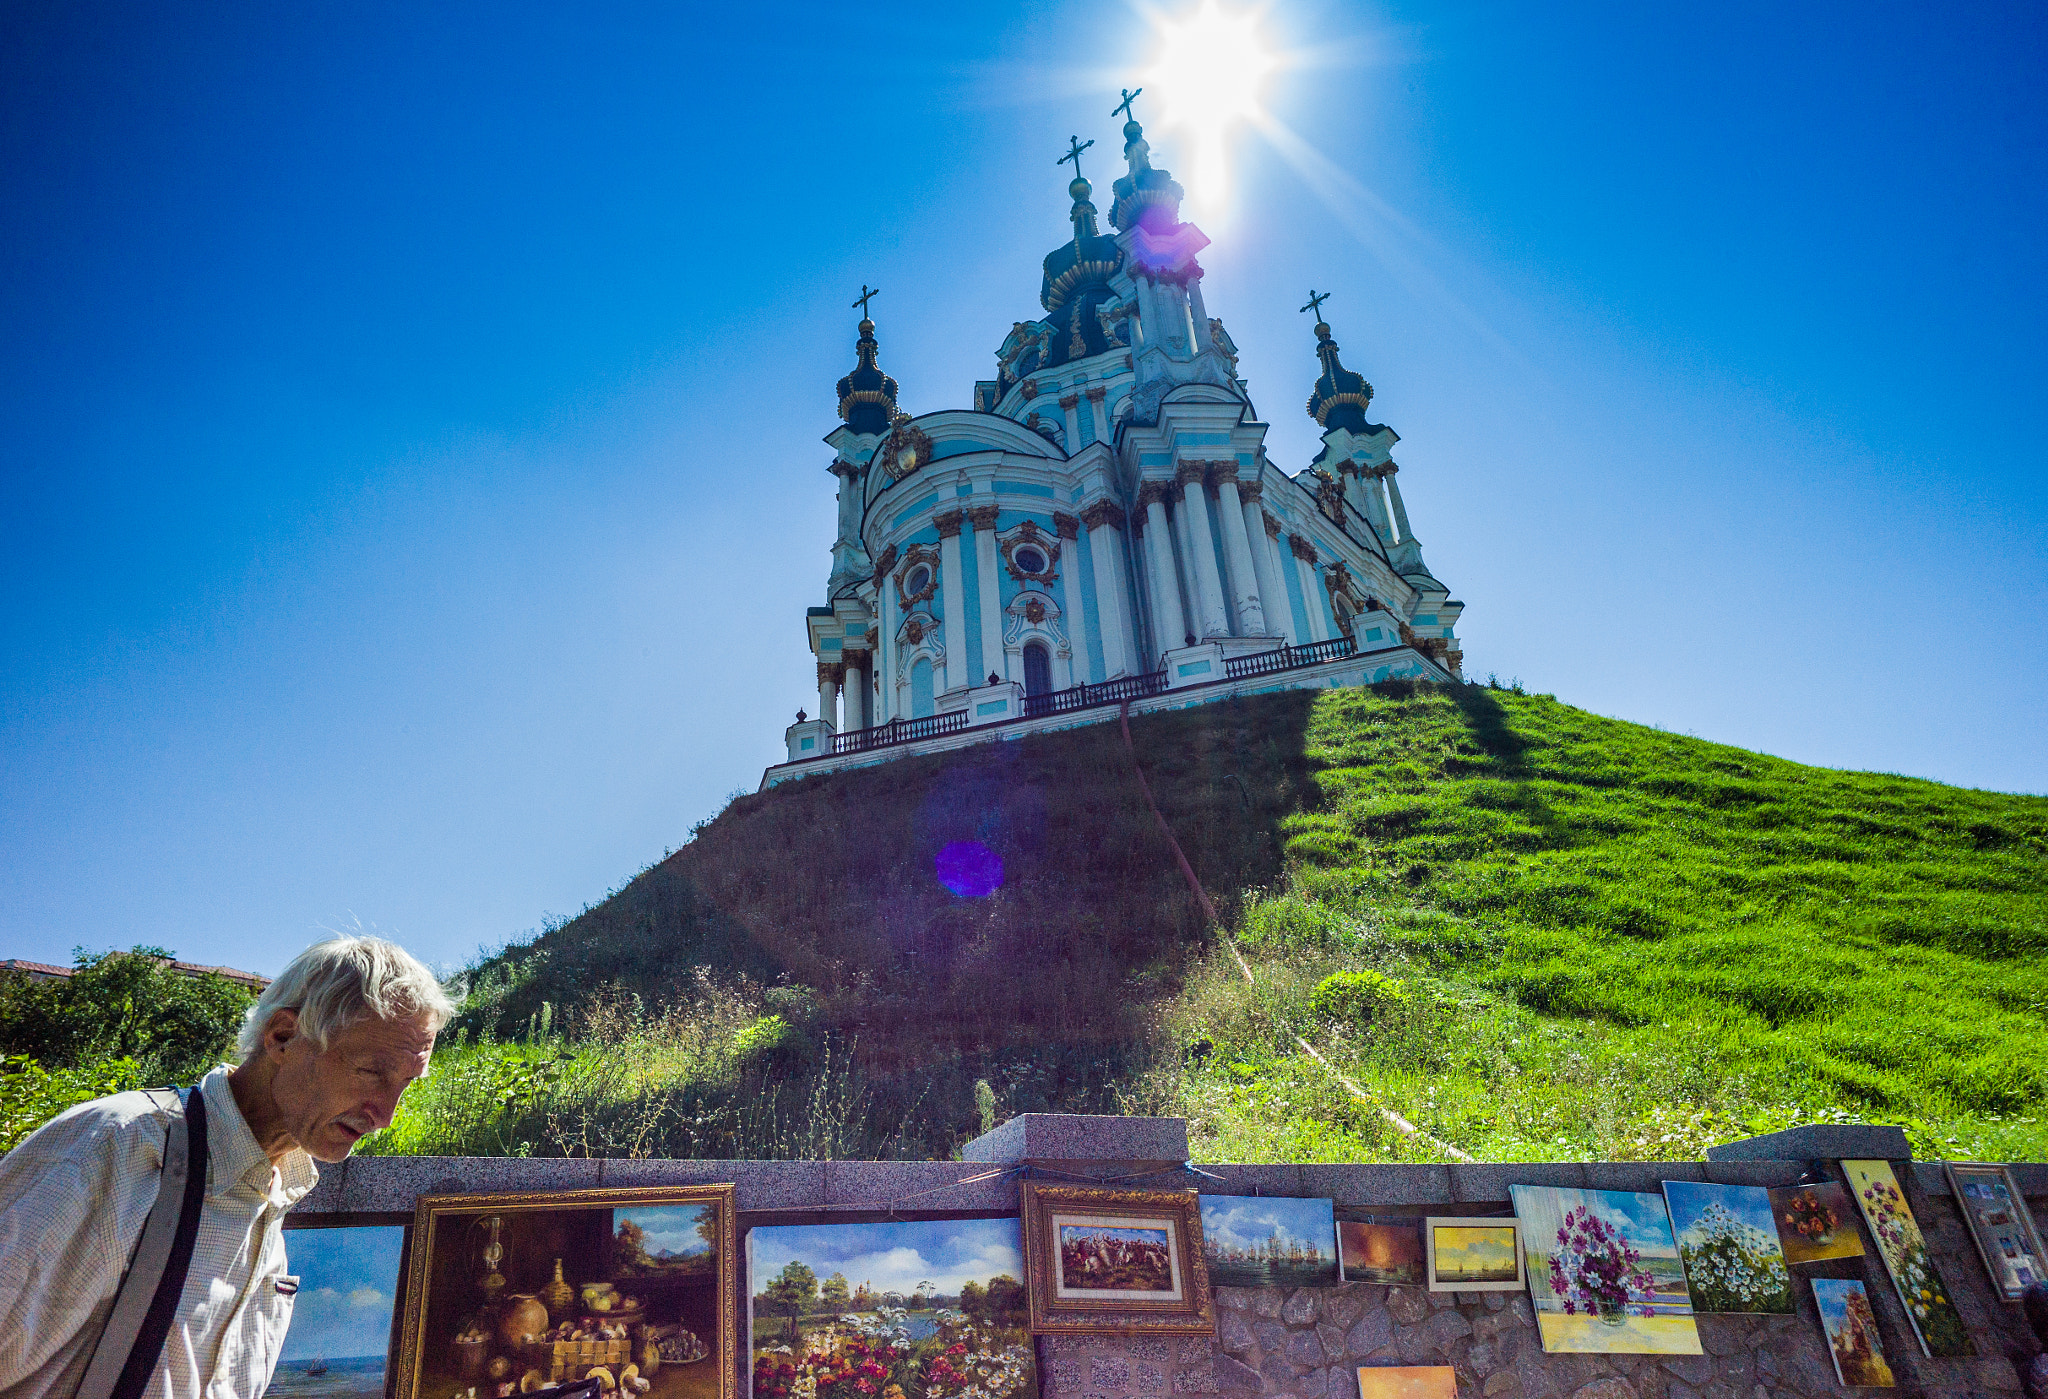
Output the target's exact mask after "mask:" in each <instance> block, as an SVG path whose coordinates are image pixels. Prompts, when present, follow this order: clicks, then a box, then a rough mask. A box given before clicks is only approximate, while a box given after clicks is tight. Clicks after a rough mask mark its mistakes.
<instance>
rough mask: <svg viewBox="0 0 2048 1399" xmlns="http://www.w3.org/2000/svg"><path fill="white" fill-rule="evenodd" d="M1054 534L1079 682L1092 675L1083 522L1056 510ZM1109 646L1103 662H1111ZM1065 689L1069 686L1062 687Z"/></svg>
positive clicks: (1069, 647)
mask: <svg viewBox="0 0 2048 1399" xmlns="http://www.w3.org/2000/svg"><path fill="white" fill-rule="evenodd" d="M1052 528H1053V533H1055V534H1057V535H1058V536H1059V537H1060V564H1059V569H1060V606H1061V607H1063V608H1065V609H1066V612H1067V616H1066V623H1067V651H1068V653H1069V654H1070V655H1071V656H1072V657H1073V667H1074V669H1073V674H1074V677H1076V678H1074V679H1069V680H1068V681H1067V684H1069V685H1071V684H1076V683H1079V682H1082V681H1086V680H1087V678H1088V606H1089V603H1088V590H1087V589H1086V588H1084V587H1082V586H1081V544H1080V539H1081V522H1080V520H1078V519H1076V518H1075V517H1074V516H1072V515H1068V514H1065V513H1063V512H1061V511H1058V510H1055V511H1053V512H1052ZM1107 649H1108V648H1107V646H1106V645H1105V647H1104V652H1105V654H1104V657H1103V663H1104V664H1105V665H1106V664H1108V659H1109V658H1108V655H1107ZM1060 688H1061V689H1065V688H1066V686H1064V685H1063V686H1061V687H1060Z"/></svg>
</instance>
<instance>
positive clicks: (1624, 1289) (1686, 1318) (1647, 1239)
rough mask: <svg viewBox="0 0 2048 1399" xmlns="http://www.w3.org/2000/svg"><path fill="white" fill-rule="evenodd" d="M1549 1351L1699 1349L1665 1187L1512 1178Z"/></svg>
mask: <svg viewBox="0 0 2048 1399" xmlns="http://www.w3.org/2000/svg"><path fill="white" fill-rule="evenodd" d="M1508 1188H1509V1190H1511V1191H1512V1192H1513V1194H1514V1197H1515V1217H1516V1218H1517V1219H1519V1220H1520V1221H1521V1224H1522V1241H1523V1249H1524V1252H1525V1254H1526V1257H1527V1263H1528V1272H1529V1297H1530V1300H1531V1301H1532V1302H1534V1303H1535V1306H1536V1330H1537V1333H1538V1334H1539V1335H1540V1336H1541V1337H1542V1339H1543V1349H1544V1350H1546V1351H1548V1352H1551V1353H1552V1354H1556V1353H1558V1352H1562V1351H1578V1352H1589V1353H1594V1354H1605V1355H1617V1354H1635V1355H1699V1354H1701V1349H1700V1333H1699V1327H1698V1325H1697V1324H1696V1323H1695V1322H1694V1321H1693V1311H1692V1297H1691V1294H1690V1293H1689V1292H1688V1291H1687V1290H1686V1285H1685V1265H1684V1264H1683V1263H1682V1262H1681V1261H1680V1260H1679V1256H1678V1241H1677V1239H1676V1238H1674V1237H1673V1235H1672V1232H1671V1215H1670V1212H1669V1211H1668V1210H1667V1209H1666V1208H1665V1205H1664V1197H1663V1196H1662V1195H1649V1194H1638V1193H1636V1192H1633V1191H1625V1190H1577V1189H1569V1188H1563V1187H1557V1186H1548V1185H1513V1186H1509V1187H1508Z"/></svg>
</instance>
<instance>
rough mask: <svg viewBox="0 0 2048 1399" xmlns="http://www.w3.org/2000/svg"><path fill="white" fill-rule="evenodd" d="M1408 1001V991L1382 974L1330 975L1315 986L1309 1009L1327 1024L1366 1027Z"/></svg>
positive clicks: (1309, 1000)
mask: <svg viewBox="0 0 2048 1399" xmlns="http://www.w3.org/2000/svg"><path fill="white" fill-rule="evenodd" d="M1407 1001H1408V988H1407V987H1406V986H1404V985H1403V984H1402V983H1401V982H1399V981H1397V980H1395V979H1394V978H1393V977H1391V976H1387V975H1386V974H1384V973H1382V972H1376V971H1369V970H1368V971H1355V972H1332V973H1331V974H1330V975H1328V976H1326V977H1324V978H1323V979H1322V980H1321V981H1319V982H1317V983H1316V989H1315V991H1314V992H1313V993H1311V994H1310V996H1309V998H1308V1008H1309V1013H1310V1014H1311V1015H1313V1016H1315V1018H1316V1019H1317V1020H1320V1021H1323V1022H1326V1023H1328V1022H1332V1021H1334V1022H1336V1023H1337V1024H1340V1025H1358V1026H1366V1025H1370V1024H1372V1023H1373V1021H1374V1020H1376V1019H1378V1018H1379V1017H1380V1016H1382V1015H1384V1014H1386V1013H1387V1012H1388V1011H1390V1010H1393V1009H1395V1008H1396V1007H1399V1006H1403V1005H1405V1004H1407Z"/></svg>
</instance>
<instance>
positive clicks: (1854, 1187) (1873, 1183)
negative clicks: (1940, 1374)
mask: <svg viewBox="0 0 2048 1399" xmlns="http://www.w3.org/2000/svg"><path fill="white" fill-rule="evenodd" d="M1842 1173H1843V1174H1844V1175H1846V1176H1848V1177H1849V1189H1850V1190H1851V1191H1852V1192H1854V1194H1855V1196H1856V1207H1857V1208H1858V1209H1859V1210H1861V1211H1862V1213H1863V1222H1864V1223H1865V1224H1867V1225H1869V1226H1870V1237H1871V1238H1873V1239H1875V1240H1876V1241H1877V1252H1878V1256H1879V1257H1880V1258H1882V1259H1884V1267H1885V1271H1886V1272H1888V1273H1890V1274H1891V1279H1892V1286H1893V1287H1894V1288H1895V1289H1897V1291H1898V1294H1899V1302H1900V1304H1901V1305H1903V1306H1904V1307H1905V1309H1906V1320H1907V1321H1909V1322H1911V1323H1912V1325H1913V1335H1914V1337H1915V1338H1916V1339H1917V1340H1918V1341H1919V1342H1920V1349H1921V1350H1922V1351H1924V1352H1925V1353H1926V1354H1928V1355H1930V1356H1943V1357H1952V1356H1959V1355H1975V1354H1976V1353H1977V1348H1976V1347H1975V1346H1974V1345H1972V1344H1971V1343H1970V1334H1969V1332H1967V1331H1965V1330H1964V1329H1963V1319H1962V1317H1960V1316H1959V1315H1957V1314H1956V1308H1955V1303H1954V1302H1952V1301H1950V1300H1949V1290H1948V1284H1947V1283H1945V1282H1943V1281H1942V1280H1941V1274H1940V1272H1938V1271H1937V1270H1936V1269H1935V1266H1934V1259H1933V1258H1932V1257H1931V1256H1930V1255H1929V1254H1928V1252H1927V1240H1926V1239H1924V1238H1922V1237H1921V1234H1920V1222H1919V1221H1918V1220H1916V1219H1915V1218H1913V1207H1912V1206H1911V1205H1910V1204H1908V1203H1907V1202H1906V1193H1905V1191H1903V1190H1901V1189H1900V1188H1899V1180H1898V1177H1897V1176H1895V1175H1893V1174H1892V1168H1891V1163H1890V1162H1888V1161H1844V1162H1842Z"/></svg>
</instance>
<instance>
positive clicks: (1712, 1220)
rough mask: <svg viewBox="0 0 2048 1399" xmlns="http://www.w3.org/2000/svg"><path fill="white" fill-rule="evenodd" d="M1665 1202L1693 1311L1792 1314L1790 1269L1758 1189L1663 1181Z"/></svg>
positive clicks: (1768, 1200) (1768, 1199)
mask: <svg viewBox="0 0 2048 1399" xmlns="http://www.w3.org/2000/svg"><path fill="white" fill-rule="evenodd" d="M1664 1203H1665V1204H1666V1205H1667V1206H1669V1207H1670V1210H1671V1227H1672V1229H1673V1231H1674V1232H1675V1233H1676V1234H1677V1236H1678V1258H1679V1261H1680V1262H1681V1263H1683V1264H1684V1265H1685V1281H1686V1288H1687V1290H1688V1291H1689V1292H1691V1294H1692V1308H1693V1310H1694V1311H1695V1312H1749V1313H1772V1314H1776V1315H1779V1316H1789V1315H1790V1314H1791V1312H1792V1309H1793V1308H1792V1270H1791V1269H1790V1268H1788V1267H1786V1266H1785V1250H1784V1249H1782V1248H1780V1247H1779V1246H1778V1230H1777V1225H1776V1223H1775V1222H1774V1220H1773V1218H1772V1215H1771V1197H1770V1194H1769V1193H1768V1192H1767V1191H1765V1190H1764V1188H1763V1187H1762V1186H1758V1185H1710V1184H1707V1183H1706V1182H1703V1181H1695V1180H1667V1181H1665V1182H1664Z"/></svg>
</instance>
